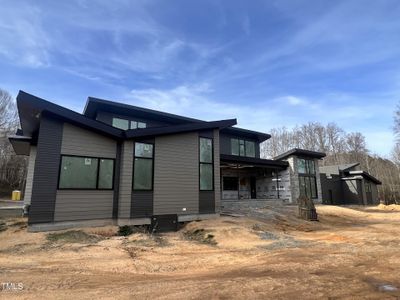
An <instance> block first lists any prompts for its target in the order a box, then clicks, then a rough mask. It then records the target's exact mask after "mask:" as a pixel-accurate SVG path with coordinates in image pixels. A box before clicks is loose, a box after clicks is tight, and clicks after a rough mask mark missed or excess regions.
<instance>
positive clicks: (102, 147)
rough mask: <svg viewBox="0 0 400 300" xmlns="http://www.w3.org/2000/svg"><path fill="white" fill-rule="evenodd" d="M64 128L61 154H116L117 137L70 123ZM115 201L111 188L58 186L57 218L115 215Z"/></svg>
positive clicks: (70, 219) (59, 219) (65, 124)
mask: <svg viewBox="0 0 400 300" xmlns="http://www.w3.org/2000/svg"><path fill="white" fill-rule="evenodd" d="M63 128H64V130H63V136H62V144H61V154H64V155H80V156H91V157H107V158H116V155H117V142H116V141H115V140H113V139H111V138H108V137H105V136H102V135H100V134H97V133H95V132H92V131H89V130H86V129H82V128H79V127H76V126H73V125H71V124H69V123H64V126H63ZM114 176H115V174H114ZM57 177H58V174H57ZM113 202H114V192H113V191H112V190H82V189H79V190H57V195H56V203H55V211H54V221H72V220H92V219H104V218H112V214H113Z"/></svg>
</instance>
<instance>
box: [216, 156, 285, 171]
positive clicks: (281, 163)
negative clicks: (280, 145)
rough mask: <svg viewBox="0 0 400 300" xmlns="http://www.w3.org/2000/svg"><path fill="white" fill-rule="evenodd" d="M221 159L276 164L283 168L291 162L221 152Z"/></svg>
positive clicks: (235, 161)
mask: <svg viewBox="0 0 400 300" xmlns="http://www.w3.org/2000/svg"><path fill="white" fill-rule="evenodd" d="M220 160H221V161H226V162H233V163H248V164H258V165H266V166H276V167H281V168H287V167H288V166H289V163H288V162H287V161H280V160H273V159H264V158H253V157H243V156H236V155H229V154H220Z"/></svg>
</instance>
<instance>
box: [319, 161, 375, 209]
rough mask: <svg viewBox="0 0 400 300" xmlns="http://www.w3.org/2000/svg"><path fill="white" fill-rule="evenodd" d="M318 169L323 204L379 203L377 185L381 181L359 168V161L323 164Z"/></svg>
mask: <svg viewBox="0 0 400 300" xmlns="http://www.w3.org/2000/svg"><path fill="white" fill-rule="evenodd" d="M319 170H320V173H321V186H322V197H323V200H324V201H323V202H324V203H325V204H361V205H372V204H379V199H378V188H377V186H378V185H380V184H382V183H381V182H380V181H379V180H378V179H376V178H375V177H373V176H372V175H370V174H369V173H367V172H365V171H363V170H361V168H360V164H359V163H353V164H345V165H335V166H324V167H320V168H319Z"/></svg>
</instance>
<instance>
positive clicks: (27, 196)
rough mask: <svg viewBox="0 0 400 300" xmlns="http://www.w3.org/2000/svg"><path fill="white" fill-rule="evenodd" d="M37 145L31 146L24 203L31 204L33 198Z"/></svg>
mask: <svg viewBox="0 0 400 300" xmlns="http://www.w3.org/2000/svg"><path fill="white" fill-rule="evenodd" d="M35 161H36V146H33V145H32V146H31V149H30V152H29V162H28V171H27V173H26V184H25V193H24V204H25V205H30V204H31V198H32V183H33V177H34V174H35Z"/></svg>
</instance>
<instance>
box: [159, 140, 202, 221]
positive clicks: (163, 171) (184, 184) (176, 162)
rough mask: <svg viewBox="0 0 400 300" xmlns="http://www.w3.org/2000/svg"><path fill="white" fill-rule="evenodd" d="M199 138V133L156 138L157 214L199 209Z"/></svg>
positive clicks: (180, 212) (179, 212) (181, 212)
mask: <svg viewBox="0 0 400 300" xmlns="http://www.w3.org/2000/svg"><path fill="white" fill-rule="evenodd" d="M198 139H199V136H198V133H197V132H193V133H185V134H177V135H169V136H163V137H156V139H155V158H154V214H155V215H164V214H194V213H198V212H199V163H198V161H199V160H198ZM183 208H186V211H183Z"/></svg>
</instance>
